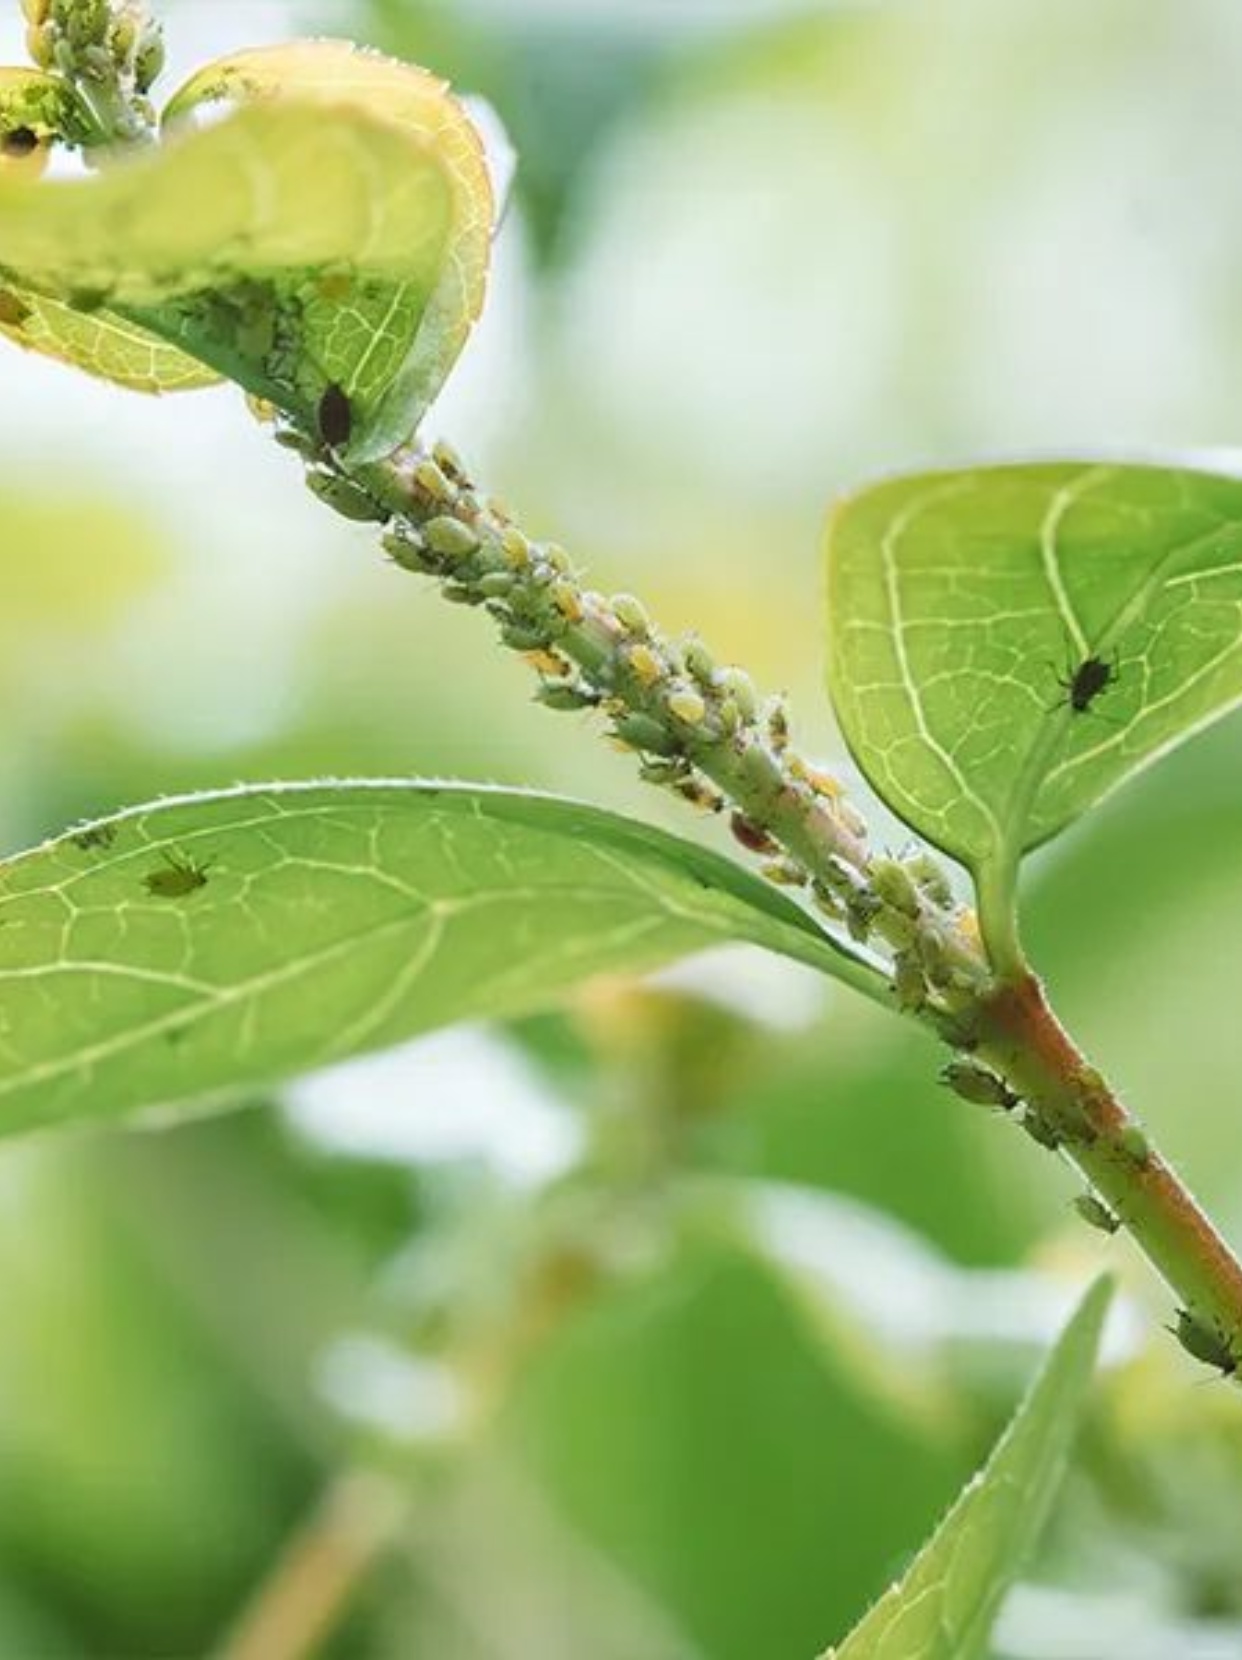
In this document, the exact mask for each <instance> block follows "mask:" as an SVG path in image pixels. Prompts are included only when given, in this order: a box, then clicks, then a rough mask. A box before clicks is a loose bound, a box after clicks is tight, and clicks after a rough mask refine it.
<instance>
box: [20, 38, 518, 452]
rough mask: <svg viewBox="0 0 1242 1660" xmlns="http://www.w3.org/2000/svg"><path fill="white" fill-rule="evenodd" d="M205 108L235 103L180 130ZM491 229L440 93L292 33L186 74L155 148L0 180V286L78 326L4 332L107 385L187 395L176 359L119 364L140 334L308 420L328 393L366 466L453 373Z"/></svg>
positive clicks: (457, 128) (432, 85) (437, 87)
mask: <svg viewBox="0 0 1242 1660" xmlns="http://www.w3.org/2000/svg"><path fill="white" fill-rule="evenodd" d="M222 100H226V101H228V102H229V103H230V104H238V105H239V107H237V108H235V109H233V110H231V112H227V113H226V114H225V116H224V118H223V119H220V120H216V121H214V122H213V123H212V124H210V125H208V126H205V127H203V128H201V129H199V130H189V117H190V116H191V115H193V114H194V112H195V111H200V112H201V110H202V109H203V107H204V105H206V104H212V103H217V102H219V101H222ZM187 203H193V206H194V210H193V211H192V212H188V211H187V207H186V204H187ZM490 231H491V193H490V187H489V184H488V178H487V172H486V167H485V164H484V160H483V155H482V149H481V144H480V141H479V139H478V136H477V134H476V133H475V131H474V128H473V127H472V125H471V124H470V122H469V120H468V118H467V117H466V115H465V114H464V112H463V111H462V110H461V108H460V106H459V105H458V104H457V103H456V102H455V100H453V99H452V98H451V97H450V95H449V93H448V91H447V88H446V87H445V86H444V83H443V82H441V81H438V80H437V79H436V78H435V77H433V76H431V75H428V74H426V73H425V72H424V71H422V70H418V69H413V68H410V67H407V66H405V65H402V64H397V63H393V62H391V61H390V60H387V59H383V58H380V57H377V56H374V55H371V54H367V53H362V52H358V51H356V50H355V49H354V48H352V47H348V46H345V45H342V44H339V43H336V42H330V41H329V42H308V43H304V44H302V45H301V46H294V47H284V48H274V49H271V50H270V51H261V52H254V53H248V54H243V55H242V56H241V57H239V58H236V59H230V60H228V61H227V62H226V63H223V64H220V65H217V66H215V67H214V68H212V69H209V70H206V71H204V72H203V73H202V74H201V75H199V76H196V77H195V78H194V80H193V81H191V82H190V83H189V85H188V86H186V87H185V88H184V89H183V90H182V91H181V92H180V93H179V94H178V95H177V97H176V98H175V99H174V100H173V102H172V104H171V105H170V107H169V130H168V136H167V137H166V139H165V141H164V142H163V143H162V144H161V145H160V146H159V147H158V149H155V150H153V151H151V152H149V153H146V154H144V155H142V156H141V157H139V158H137V159H131V160H127V161H125V162H123V163H120V164H118V165H116V166H114V167H113V168H111V169H109V170H108V172H107V173H105V174H103V175H101V176H100V177H98V178H93V179H90V180H57V181H43V182H39V183H28V182H25V181H20V180H19V181H15V182H7V181H4V182H0V255H2V258H0V285H2V286H3V287H4V288H5V289H6V290H7V291H9V292H10V293H12V294H14V295H16V296H17V299H18V300H19V301H21V302H22V303H24V304H27V305H29V303H30V302H29V295H30V293H31V292H34V293H37V294H39V295H42V296H45V297H46V298H47V299H48V300H50V301H55V302H57V303H58V304H61V305H65V306H68V307H71V308H72V309H73V310H75V311H77V312H79V313H82V314H84V315H87V316H91V315H94V316H98V317H99V318H100V319H101V327H100V329H98V330H95V331H90V330H84V331H83V332H82V333H81V335H76V334H73V332H72V331H71V330H70V329H69V328H68V327H67V326H66V325H65V324H64V320H63V319H62V318H60V317H58V316H56V315H55V314H53V313H51V312H50V311H43V310H40V311H38V312H37V313H36V316H37V321H38V324H39V329H38V331H36V332H37V333H38V335H39V337H38V338H32V336H31V333H30V332H29V330H28V329H27V330H26V332H24V333H23V334H21V335H20V336H19V337H20V338H22V339H23V342H24V343H25V344H31V345H36V346H40V347H42V346H44V345H45V344H50V346H52V347H54V349H55V352H56V355H61V356H68V357H70V358H71V359H72V360H73V361H83V362H84V366H88V367H92V368H93V369H94V370H95V371H96V372H98V370H99V366H100V365H101V364H102V363H103V361H104V358H105V354H106V352H107V351H112V352H113V353H114V354H115V355H117V356H118V357H119V373H118V375H117V378H118V379H120V380H122V381H123V383H124V384H134V383H135V381H138V382H140V383H141V382H144V381H145V382H146V383H147V384H151V383H152V382H154V383H157V384H158V385H159V386H161V387H166V386H171V385H174V384H189V383H194V382H193V381H192V378H191V377H190V376H188V375H187V373H186V371H185V368H184V365H183V364H182V362H181V361H180V358H179V357H177V356H170V357H166V358H164V359H161V360H160V361H159V362H158V363H155V364H154V365H152V363H151V360H150V357H149V355H148V359H147V362H146V363H142V362H139V361H137V357H138V354H139V353H141V352H142V350H143V349H144V348H145V336H146V335H150V334H153V335H156V336H158V337H159V338H160V339H162V340H163V341H165V342H166V343H167V345H168V346H171V347H173V348H175V349H176V351H177V352H178V353H186V354H189V355H191V356H193V357H194V358H195V359H197V360H199V361H200V362H202V363H203V364H205V365H207V366H209V367H210V368H211V369H213V370H215V371H218V372H219V373H221V374H225V375H227V376H229V377H231V378H232V379H234V380H236V381H237V382H238V383H239V384H240V385H242V386H244V387H245V388H246V389H247V390H248V391H250V392H252V393H254V394H256V395H258V396H259V397H262V398H265V399H267V400H269V401H271V402H272V403H274V404H276V405H278V406H279V407H281V408H284V409H286V410H287V411H289V412H290V413H291V414H293V415H295V416H296V417H297V418H299V419H300V420H301V421H302V422H303V423H305V424H307V425H310V424H312V423H313V421H314V418H315V412H316V410H317V407H318V404H319V401H320V398H321V397H322V394H323V392H324V390H325V389H326V387H327V386H328V385H329V384H333V383H335V384H338V385H340V386H341V387H342V388H344V390H345V392H346V393H347V395H348V396H349V399H350V403H351V407H352V415H353V421H352V435H351V440H350V445H349V447H350V449H351V451H352V453H353V454H354V455H355V456H357V457H358V458H361V459H368V458H372V457H375V456H379V455H382V454H384V453H386V452H387V451H388V450H390V449H392V448H394V447H395V446H396V445H397V444H398V443H400V442H401V441H402V440H403V439H404V438H406V437H407V436H408V435H409V433H410V431H411V430H412V428H413V427H414V426H415V425H416V424H417V421H418V419H419V418H420V417H421V415H422V414H423V412H424V411H425V409H426V407H427V405H428V403H429V402H430V400H431V399H432V398H433V397H434V396H435V394H436V392H437V391H438V390H439V388H440V386H441V384H442V383H443V380H444V377H445V376H446V374H447V373H448V371H449V369H450V368H451V367H452V364H453V362H454V361H455V359H456V356H457V354H458V352H459V351H460V349H461V346H462V344H463V343H464V340H465V338H466V335H467V333H468V331H469V328H470V325H471V323H472V322H473V320H474V318H475V316H476V315H477V313H478V310H479V307H480V304H481V299H482V294H483V287H484V281H485V274H486V262H487V251H488V243H489V238H490ZM10 309H12V308H10ZM49 319H50V320H49ZM27 321H28V320H27V319H20V318H19V319H18V323H17V325H14V323H12V322H10V323H9V327H10V329H13V328H14V327H15V326H20V325H22V324H25V323H26V322H27ZM117 322H119V323H120V324H122V325H127V326H128V327H129V328H130V330H131V334H130V336H129V337H128V341H127V344H126V346H125V348H124V349H123V350H120V349H118V343H117V340H116V338H115V335H114V334H113V333H112V332H111V331H112V329H113V325H114V324H115V323H117ZM135 329H136V330H138V331H141V332H140V333H135V332H133V331H134V330H135ZM105 334H107V335H108V338H107V339H104V338H103V336H104V335H105Z"/></svg>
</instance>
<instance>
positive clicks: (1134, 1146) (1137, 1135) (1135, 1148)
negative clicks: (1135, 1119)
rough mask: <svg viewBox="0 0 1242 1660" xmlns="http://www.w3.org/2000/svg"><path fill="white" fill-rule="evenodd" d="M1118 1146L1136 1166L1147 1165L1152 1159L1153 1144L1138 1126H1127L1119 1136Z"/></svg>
mask: <svg viewBox="0 0 1242 1660" xmlns="http://www.w3.org/2000/svg"><path fill="white" fill-rule="evenodd" d="M1117 1144H1118V1146H1119V1147H1120V1148H1121V1150H1122V1152H1123V1153H1126V1154H1128V1155H1129V1157H1130V1158H1132V1159H1133V1160H1134V1162H1135V1164H1146V1163H1147V1161H1148V1159H1149V1158H1150V1157H1151V1143H1150V1142H1149V1141H1148V1139H1147V1136H1146V1134H1145V1133H1144V1131H1143V1130H1141V1129H1140V1128H1139V1126H1138V1125H1137V1124H1127V1125H1126V1126H1125V1128H1124V1129H1123V1130H1121V1132H1120V1133H1119V1134H1118V1136H1117Z"/></svg>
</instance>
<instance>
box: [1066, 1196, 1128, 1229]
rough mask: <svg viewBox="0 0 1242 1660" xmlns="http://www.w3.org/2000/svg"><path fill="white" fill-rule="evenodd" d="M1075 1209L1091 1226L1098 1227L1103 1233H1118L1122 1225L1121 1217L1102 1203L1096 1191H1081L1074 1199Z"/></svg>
mask: <svg viewBox="0 0 1242 1660" xmlns="http://www.w3.org/2000/svg"><path fill="white" fill-rule="evenodd" d="M1074 1209H1075V1210H1076V1211H1077V1212H1078V1214H1079V1216H1081V1217H1082V1219H1083V1221H1084V1222H1086V1223H1087V1225H1088V1226H1089V1227H1092V1228H1098V1229H1099V1230H1100V1232H1101V1233H1116V1232H1117V1230H1118V1228H1119V1227H1120V1226H1121V1218H1120V1217H1119V1216H1114V1215H1113V1213H1112V1211H1111V1210H1109V1208H1108V1206H1107V1205H1105V1204H1101V1202H1100V1201H1099V1200H1098V1199H1097V1198H1096V1196H1095V1194H1094V1193H1080V1194H1079V1195H1078V1197H1077V1198H1076V1199H1075V1200H1074Z"/></svg>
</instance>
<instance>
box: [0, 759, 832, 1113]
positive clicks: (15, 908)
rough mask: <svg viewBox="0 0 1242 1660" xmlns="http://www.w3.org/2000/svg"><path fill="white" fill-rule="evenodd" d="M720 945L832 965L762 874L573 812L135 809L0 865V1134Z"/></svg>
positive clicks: (278, 1066) (525, 802)
mask: <svg viewBox="0 0 1242 1660" xmlns="http://www.w3.org/2000/svg"><path fill="white" fill-rule="evenodd" d="M729 940H747V941H750V942H752V943H755V944H760V945H765V946H768V947H770V948H771V949H773V950H776V951H780V952H783V953H785V954H786V955H788V956H792V957H795V958H797V959H799V960H801V961H803V962H806V963H809V964H811V965H812V966H815V967H818V968H820V969H822V970H823V971H824V972H826V973H829V974H832V973H834V972H836V971H837V965H838V963H841V962H843V961H844V959H843V958H841V956H840V954H839V953H838V952H837V951H836V950H835V949H834V947H833V946H832V945H831V943H830V942H829V941H828V940H826V939H825V937H824V936H823V934H822V933H821V932H820V931H819V929H818V928H817V927H816V926H815V924H814V923H813V922H812V921H811V919H810V918H809V917H808V916H807V915H806V913H805V912H803V911H801V910H800V909H799V908H798V907H797V906H796V905H793V904H792V903H790V901H789V900H787V899H786V898H784V897H783V896H782V895H781V894H779V893H777V892H775V890H773V889H772V887H771V886H770V885H769V884H767V883H765V882H762V881H761V880H760V879H759V878H758V877H755V876H752V875H750V874H749V873H748V872H746V871H743V870H741V869H740V868H739V867H738V866H736V865H734V864H733V863H731V862H730V861H729V860H727V859H723V858H721V857H720V856H719V855H717V854H712V853H707V852H705V851H704V850H702V849H700V848H696V847H695V846H693V844H690V843H687V842H682V841H679V840H678V839H677V838H675V837H672V836H669V835H666V834H665V833H663V832H661V831H657V830H653V829H650V828H649V827H647V826H646V825H642V824H636V823H633V822H631V821H629V820H627V819H622V818H618V817H617V816H616V815H614V814H611V813H605V812H600V811H599V810H597V809H594V808H589V807H583V806H579V805H577V804H576V803H573V802H567V801H557V800H555V799H552V798H548V797H541V796H531V795H524V794H520V793H517V792H509V791H503V790H489V789H486V788H469V787H466V786H450V785H399V784H393V785H371V784H339V785H335V786H329V785H322V786H306V787H296V786H285V787H273V788H270V789H249V790H240V791H236V792H232V793H228V794H224V795H218V796H200V797H196V798H192V799H189V800H184V801H173V802H165V803H162V804H159V805H157V806H154V807H146V808H139V809H137V810H135V811H133V812H130V813H125V814H122V815H120V816H119V817H117V818H114V819H110V820H106V821H104V822H102V823H99V824H95V825H90V826H86V827H84V828H83V829H80V830H78V831H75V832H74V833H72V834H70V835H67V836H63V837H61V838H59V839H58V840H56V841H54V842H50V843H48V844H47V845H46V846H44V847H41V848H36V849H35V850H34V851H32V852H30V853H26V854H22V855H20V856H19V857H17V858H14V859H11V860H10V861H8V863H7V864H0V1134H6V1133H11V1132H13V1131H16V1130H20V1129H24V1128H28V1127H30V1126H32V1125H40V1124H55V1123H67V1122H75V1121H82V1120H92V1119H94V1120H97V1119H103V1118H108V1117H115V1116H117V1115H119V1114H123V1113H128V1112H135V1111H138V1110H140V1109H152V1108H157V1107H158V1108H161V1109H167V1110H171V1109H176V1108H178V1107H189V1106H191V1105H194V1106H196V1107H202V1106H204V1105H207V1104H210V1103H212V1102H215V1101H219V1102H227V1101H229V1100H235V1099H237V1098H238V1097H239V1096H240V1095H242V1094H243V1093H244V1092H246V1091H248V1090H254V1089H258V1088H261V1087H263V1086H266V1085H270V1084H272V1083H274V1082H277V1081H279V1080H280V1079H282V1078H285V1077H288V1076H290V1075H291V1074H294V1073H297V1072H301V1071H306V1070H308V1069H309V1068H312V1067H316V1066H320V1065H323V1064H325V1063H326V1062H329V1061H334V1060H340V1059H343V1058H345V1057H346V1056H349V1055H354V1054H358V1053H360V1052H361V1051H363V1050H366V1049H369V1048H378V1047H381V1046H383V1045H386V1044H393V1043H397V1042H399V1041H400V1040H401V1039H403V1038H407V1037H410V1036H411V1035H412V1034H414V1033H416V1032H421V1031H426V1030H429V1029H430V1028H432V1027H435V1026H440V1025H444V1024H447V1023H448V1022H450V1021H455V1020H461V1019H466V1018H470V1017H479V1016H491V1015H496V1016H505V1015H512V1014H517V1013H519V1012H523V1011H527V1010H530V1009H534V1008H539V1007H544V1006H547V1005H548V1004H549V1003H551V1002H554V1001H555V1000H556V999H557V998H558V997H560V996H562V995H564V994H565V993H566V992H568V991H569V990H571V989H572V988H573V987H575V986H577V985H578V984H580V983H581V981H582V980H583V979H584V978H586V977H587V976H589V975H591V974H598V973H602V972H609V973H634V972H637V971H641V970H645V969H649V968H653V967H655V966H656V965H658V964H660V963H664V962H667V961H669V960H670V959H672V958H675V957H678V956H681V955H684V954H685V953H687V952H691V951H697V950H700V949H702V948H703V947H705V946H709V945H714V944H720V943H723V942H726V941H729Z"/></svg>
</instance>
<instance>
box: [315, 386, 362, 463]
mask: <svg viewBox="0 0 1242 1660" xmlns="http://www.w3.org/2000/svg"><path fill="white" fill-rule="evenodd" d="M318 422H319V436H320V437H321V438H322V439H323V441H324V443H325V444H326V445H327V446H328V448H329V449H330V450H339V449H340V448H341V447H342V445H344V444H348V443H349V440H350V436H351V434H352V433H353V430H354V407H353V405H352V404H351V403H350V401H349V394H348V393H347V392H346V391H345V388H344V387H343V386H340V385H338V384H337V382H336V381H330V382H329V383H328V385H327V387H326V388H325V389H324V394H323V397H322V398H320V400H319V412H318Z"/></svg>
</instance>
